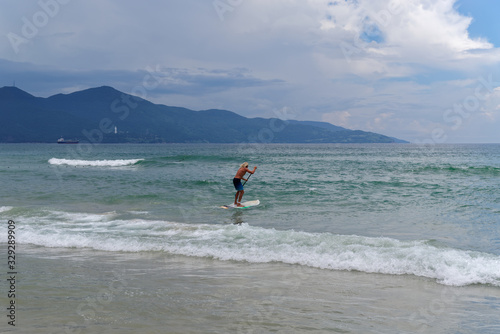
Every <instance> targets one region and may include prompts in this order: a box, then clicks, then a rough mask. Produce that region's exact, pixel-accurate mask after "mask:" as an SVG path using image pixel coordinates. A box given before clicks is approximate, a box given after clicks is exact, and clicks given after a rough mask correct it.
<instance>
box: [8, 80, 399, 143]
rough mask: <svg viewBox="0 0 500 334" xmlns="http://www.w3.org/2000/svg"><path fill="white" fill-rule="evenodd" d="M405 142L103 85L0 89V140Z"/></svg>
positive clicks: (333, 126) (321, 124) (92, 141)
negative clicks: (69, 89) (48, 92)
mask: <svg viewBox="0 0 500 334" xmlns="http://www.w3.org/2000/svg"><path fill="white" fill-rule="evenodd" d="M59 137H64V138H66V139H73V140H80V142H90V143H201V142H209V143H403V142H405V141H404V140H399V139H396V138H392V137H388V136H384V135H381V134H377V133H373V132H365V131H360V130H349V129H346V128H343V127H340V126H335V125H333V124H330V123H326V122H312V121H295V120H280V119H278V118H246V117H243V116H241V115H238V114H236V113H234V112H231V111H228V110H219V109H210V110H201V111H194V110H190V109H187V108H182V107H171V106H166V105H161V104H154V103H152V102H150V101H147V100H145V99H142V98H139V97H137V96H133V95H129V94H126V93H123V92H120V91H118V90H116V89H114V88H112V87H108V86H102V87H97V88H90V89H86V90H82V91H77V92H74V93H71V94H57V95H53V96H50V97H48V98H42V97H35V96H33V95H31V94H29V93H27V92H25V91H23V90H21V89H19V88H17V87H12V86H6V87H2V88H0V142H2V143H23V142H40V143H54V142H56V141H57V139H58V138H59Z"/></svg>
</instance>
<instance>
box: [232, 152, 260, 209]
mask: <svg viewBox="0 0 500 334" xmlns="http://www.w3.org/2000/svg"><path fill="white" fill-rule="evenodd" d="M256 169H257V166H255V167H254V168H253V171H252V170H250V169H248V162H244V163H242V164H241V165H240V169H238V171H237V172H236V175H235V177H234V179H233V184H234V189H236V195H235V196H234V205H236V206H237V207H240V208H241V207H243V205H241V198H242V197H243V194H244V193H245V190H243V185H242V184H241V180H245V181H248V179H245V178H243V177H244V176H245V174H246V173H250V174H253V173H255V170H256ZM249 177H250V176H249Z"/></svg>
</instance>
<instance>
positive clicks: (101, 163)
mask: <svg viewBox="0 0 500 334" xmlns="http://www.w3.org/2000/svg"><path fill="white" fill-rule="evenodd" d="M142 160H144V159H118V160H71V159H58V158H51V159H49V164H51V165H68V166H92V167H122V166H129V165H134V164H136V163H138V162H139V161H142Z"/></svg>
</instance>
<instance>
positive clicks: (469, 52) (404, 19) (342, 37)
mask: <svg viewBox="0 0 500 334" xmlns="http://www.w3.org/2000/svg"><path fill="white" fill-rule="evenodd" d="M47 1H49V2H50V1H52V0H47ZM53 1H59V0H53ZM221 2H223V3H225V4H226V5H227V6H229V7H225V8H226V10H224V11H222V12H221V11H220V10H219V11H218V10H217V9H216V8H215V7H214V1H211V0H210V1H206V0H183V1H152V2H148V3H147V4H146V3H145V2H139V1H132V0H123V1H115V0H88V1H69V2H68V1H66V4H64V5H61V6H60V8H59V11H58V12H57V14H55V15H53V16H50V15H49V16H48V17H49V19H48V21H47V23H46V24H44V25H43V26H40V27H38V33H37V34H36V35H35V36H33V37H31V38H28V39H27V40H28V41H27V42H26V43H23V44H21V45H19V52H18V53H15V52H14V50H13V48H12V45H11V43H10V42H9V39H8V38H6V37H5V36H6V35H7V34H8V33H9V32H13V33H16V34H18V35H20V36H22V28H23V22H24V21H23V18H24V17H25V18H27V19H28V20H31V21H33V20H32V19H33V16H34V15H35V14H36V13H38V12H39V11H41V10H43V9H42V8H41V7H40V4H39V2H8V3H7V2H6V3H5V4H4V5H5V8H4V9H5V10H3V11H2V12H0V36H4V38H3V39H0V71H1V73H2V79H3V80H4V82H3V84H5V85H10V84H12V82H13V80H16V84H18V86H19V87H20V88H23V89H25V90H27V91H28V92H30V93H32V94H35V95H38V96H48V95H51V94H55V93H59V92H70V91H72V90H77V89H84V88H88V87H95V86H101V85H109V86H113V87H115V88H117V89H119V90H122V91H124V92H131V91H132V90H133V88H134V87H136V86H137V85H143V84H144V80H145V78H149V79H147V80H149V81H147V82H146V84H150V85H152V87H153V86H154V89H151V90H149V91H148V93H149V94H148V99H151V100H152V101H153V102H155V103H164V104H169V105H178V106H183V107H187V108H191V109H197V110H199V109H209V108H223V109H229V110H233V111H235V112H238V113H240V114H242V115H244V116H249V117H253V116H261V117H272V116H273V110H280V109H281V108H283V107H290V108H292V109H293V110H294V112H295V114H296V116H297V119H302V120H324V121H330V122H332V123H334V124H337V125H341V126H346V127H352V128H356V129H362V130H370V131H382V132H383V133H384V134H388V135H391V136H396V137H402V138H405V139H410V140H413V139H414V138H419V137H426V138H427V137H429V134H430V133H432V131H433V129H435V128H436V127H447V126H448V124H446V122H444V121H443V112H444V111H445V110H446V109H448V108H450V107H453V105H454V104H457V103H458V104H459V103H462V101H463V100H464V98H465V97H467V96H469V95H470V94H473V93H474V89H475V88H476V86H477V84H478V82H479V81H480V78H487V77H488V76H489V75H490V74H491V75H493V81H494V82H495V83H494V84H493V88H495V87H496V86H495V85H497V83H496V82H497V81H499V80H500V71H499V70H498V64H499V62H500V61H499V59H500V51H499V49H497V48H495V47H494V46H493V45H492V44H491V43H490V42H488V41H487V40H485V39H481V38H472V37H471V36H470V35H469V34H468V28H469V26H470V24H471V20H472V17H468V16H465V15H463V14H461V13H459V12H458V10H457V1H455V0H441V1H431V0H330V1H324V0H273V1H269V0H252V1H249V0H243V1H226V0H223V1H222V0H221ZM151 78H154V79H153V81H151V80H152V79H151ZM154 80H156V81H154ZM498 85H500V84H498ZM471 92H472V93H471ZM481 103H482V104H481V108H482V109H481V113H483V114H484V115H487V116H488V117H490V119H496V118H494V115H496V113H497V109H498V108H497V106H498V105H499V104H500V100H498V98H497V96H496V95H495V94H490V95H489V96H488V100H487V101H481ZM483 109H484V110H483ZM481 113H479V112H478V113H475V114H474V116H473V117H474V118H475V120H477V122H479V123H480V122H483V121H484V120H483V119H486V117H482V116H481ZM492 117H493V118H492ZM468 129H470V131H475V130H473V127H472V126H471V127H470V128H467V127H465V123H464V125H463V127H462V129H461V131H462V130H463V132H465V131H468ZM456 133H458V132H456ZM449 137H450V138H451V135H450V136H449ZM497 137H498V136H497ZM498 139H499V140H500V137H498Z"/></svg>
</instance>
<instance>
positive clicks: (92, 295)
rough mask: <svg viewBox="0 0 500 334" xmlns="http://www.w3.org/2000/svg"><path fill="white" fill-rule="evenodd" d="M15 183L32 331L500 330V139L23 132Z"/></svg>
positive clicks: (8, 165) (8, 167)
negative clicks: (159, 138)
mask: <svg viewBox="0 0 500 334" xmlns="http://www.w3.org/2000/svg"><path fill="white" fill-rule="evenodd" d="M244 161H248V162H249V164H250V167H253V166H257V167H258V169H257V172H256V173H255V175H253V176H252V177H251V178H250V179H249V181H248V183H247V184H246V186H245V195H244V200H253V199H259V200H260V201H261V204H260V205H259V206H258V207H254V208H251V209H245V210H224V209H221V208H220V206H221V205H224V204H230V203H232V201H233V199H234V193H235V191H234V188H233V186H232V178H233V176H234V174H235V173H236V170H237V169H238V166H239V164H241V163H242V162H244ZM0 179H1V190H0V198H1V202H0V218H1V219H2V220H3V221H5V222H7V221H8V220H9V219H10V220H13V221H15V222H16V238H17V239H16V240H17V259H18V261H17V262H18V264H17V270H18V271H19V274H18V276H19V277H20V281H19V282H18V286H17V289H18V291H19V294H18V296H19V297H18V298H17V299H18V304H19V309H18V310H17V317H18V326H17V327H16V328H15V329H17V330H19V328H24V330H25V331H24V332H26V333H30V332H33V333H38V332H47V333H49V332H50V333H57V332H60V333H80V332H81V333H83V332H89V333H93V332H100V333H124V332H130V333H134V332H137V329H138V328H141V332H144V333H180V332H186V333H188V332H199V333H205V332H208V333H210V332H213V333H224V332H228V333H229V332H239V333H267V332H287V333H289V332H304V331H310V332H342V333H361V332H374V333H392V332H394V333H414V332H435V333H496V332H498V331H499V330H500V322H499V321H498V319H497V318H498V311H499V308H500V234H499V232H500V219H499V215H500V196H499V191H498V189H500V188H499V186H500V145H442V146H439V145H436V146H418V145H392V144H391V145H374V144H370V145H326V144H325V145H278V144H274V145H273V144H269V145H264V144H259V145H257V144H255V145H210V144H196V145H195V144H193V145H187V144H186V145H181V144H172V145H167V144H165V145H83V144H82V145H80V144H79V145H57V144H54V145H50V144H11V145H0ZM3 234H4V237H3V239H2V240H3V242H4V243H3V244H2V245H3V248H2V249H5V251H4V254H7V247H6V244H5V241H6V237H7V228H4V232H3ZM4 257H5V258H6V257H7V255H5V256H4ZM3 272H4V273H7V267H6V266H4V269H3ZM6 289H7V287H5V288H4V290H6ZM6 297H7V295H6V293H2V294H1V297H0V301H1V302H2V303H3V305H7V303H8V298H6ZM4 324H7V321H4ZM4 324H2V326H3V325H4ZM23 326H24V327H23ZM2 328H4V327H2ZM5 328H6V329H7V330H14V328H12V326H5ZM37 329H38V330H37Z"/></svg>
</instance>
